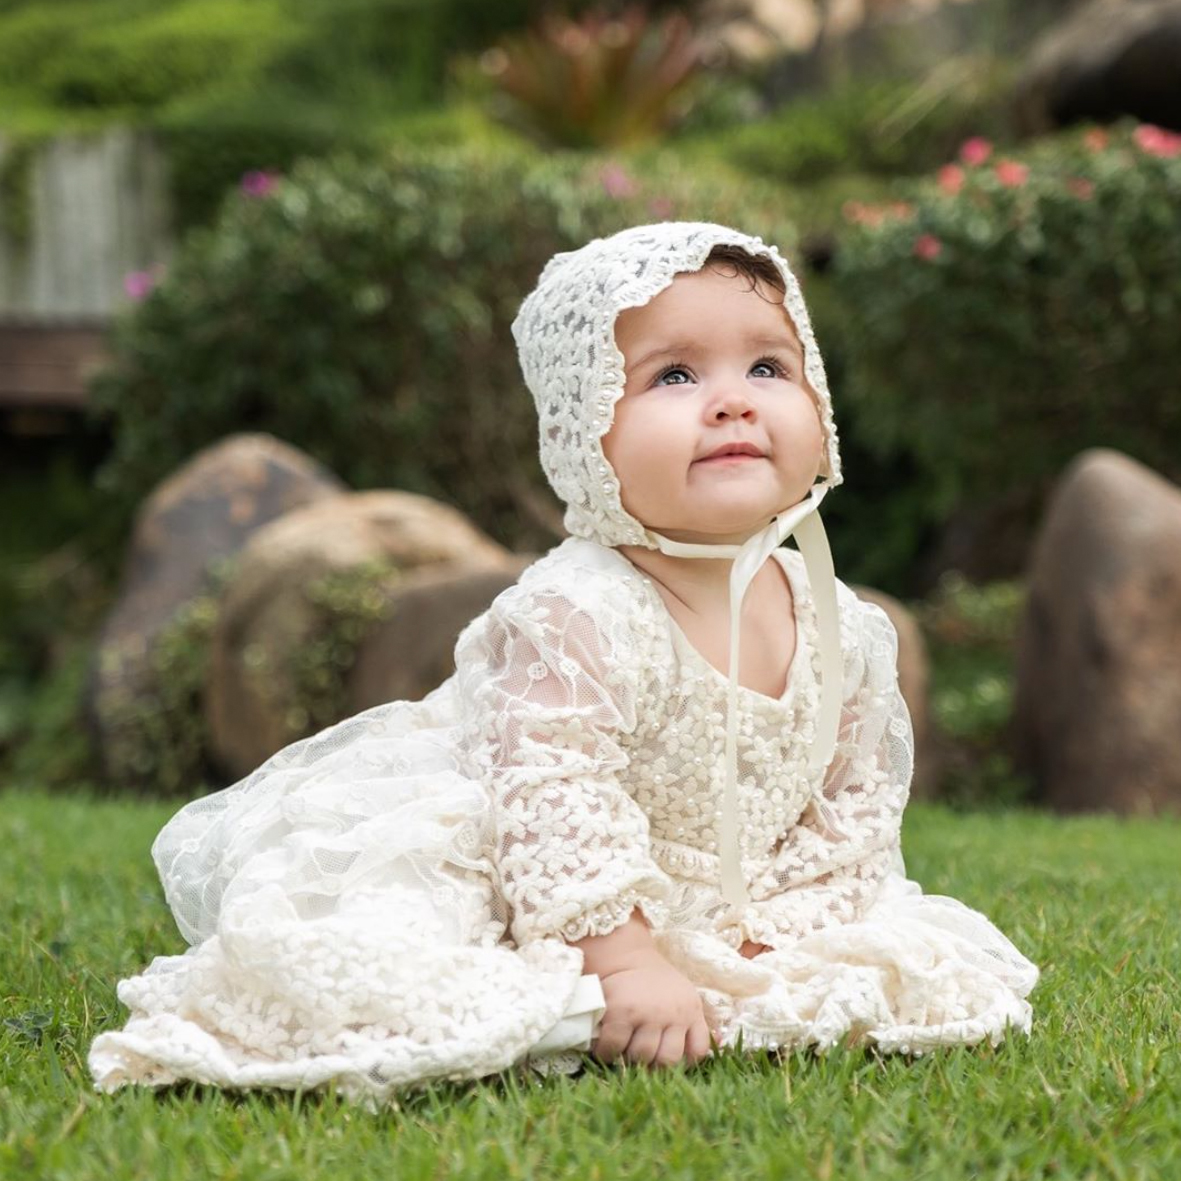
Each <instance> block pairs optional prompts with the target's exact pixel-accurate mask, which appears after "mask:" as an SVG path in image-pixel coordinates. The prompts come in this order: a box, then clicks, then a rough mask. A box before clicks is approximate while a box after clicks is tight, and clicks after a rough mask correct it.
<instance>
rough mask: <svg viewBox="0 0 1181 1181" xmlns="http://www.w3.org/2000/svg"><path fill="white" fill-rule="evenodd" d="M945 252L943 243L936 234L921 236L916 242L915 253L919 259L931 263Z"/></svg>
mask: <svg viewBox="0 0 1181 1181" xmlns="http://www.w3.org/2000/svg"><path fill="white" fill-rule="evenodd" d="M942 250H943V243H942V242H940V241H939V239H938V238H936V237H935V235H934V234H920V235H919V236H918V237H917V238H916V239H915V240H914V253H915V256H916V257H917V258H922V259H925V260H926V261H927V262H930V261H931V260H932V259H934V258H938V257H939V255H940V253H941V252H942Z"/></svg>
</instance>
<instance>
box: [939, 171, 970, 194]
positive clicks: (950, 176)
mask: <svg viewBox="0 0 1181 1181" xmlns="http://www.w3.org/2000/svg"><path fill="white" fill-rule="evenodd" d="M939 187H940V188H941V189H942V190H943V191H944V192H945V193H949V194H950V195H951V196H953V197H954V196H955V195H956V193H958V192H959V191H960V189H962V188H963V187H964V170H963V169H962V168H961V167H960V166H959V165H958V164H944V166H943V167H942V168H940V169H939Z"/></svg>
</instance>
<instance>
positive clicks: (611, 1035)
mask: <svg viewBox="0 0 1181 1181" xmlns="http://www.w3.org/2000/svg"><path fill="white" fill-rule="evenodd" d="M634 1032H635V1030H634V1028H633V1027H632V1026H631V1025H630V1024H629V1023H628V1022H626V1021H604V1022H603V1024H602V1025H601V1026H600V1027H599V1036H598V1038H597V1040H596V1041H595V1043H594V1045H593V1046H592V1047H591V1053H592V1054H594V1056H595V1057H596V1058H598V1059H599V1061H600V1062H614V1061H615V1060H616V1059H617V1058H619V1057H620V1056H621V1055H622V1054H623V1052H624V1051H625V1050H626V1049H627V1044H628V1042H630V1041H631V1038H632V1034H633V1033H634Z"/></svg>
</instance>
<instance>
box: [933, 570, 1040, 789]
mask: <svg viewBox="0 0 1181 1181" xmlns="http://www.w3.org/2000/svg"><path fill="white" fill-rule="evenodd" d="M1024 605H1025V587H1024V585H1023V584H1021V583H1019V582H995V583H991V584H989V585H987V586H973V585H972V584H971V583H969V582H967V581H966V580H965V579H964V578H963V577H962V576H961V575H959V574H957V573H956V572H954V571H950V572H948V573H946V574H945V575H944V576H943V577H942V578H941V579H940V581H939V585H938V586H937V587H936V589H935V592H934V593H933V594H932V595H931V597H930V598H929V599H928V600H927V601H926V602H925V603H922V604H920V605H919V607H918V610H917V617H918V620H919V623H920V625H921V626H922V629H923V632H924V634H925V636H926V640H927V644H928V649H929V652H930V657H931V687H930V702H931V715H932V720H933V721H934V723H935V726H936V729H937V730H938V732H939V734H940V736H941V738H942V740H943V741H942V743H941V746H942V753H943V760H942V761H943V767H942V776H941V782H940V785H939V792H940V797H941V798H942V799H945V800H947V801H949V802H952V803H955V804H957V805H960V806H967V807H972V808H978V807H982V806H985V805H989V804H994V805H1001V806H1009V805H1012V804H1015V803H1021V802H1025V801H1026V800H1027V799H1028V795H1029V789H1030V784H1029V782H1028V779H1027V778H1026V777H1024V776H1022V775H1021V774H1020V773H1018V772H1017V771H1016V769H1015V768H1014V766H1013V761H1012V757H1011V753H1010V751H1009V739H1008V735H1009V723H1010V719H1011V717H1012V707H1013V661H1014V655H1015V651H1016V643H1017V628H1018V624H1019V621H1020V617H1021V612H1022V610H1023V608H1024Z"/></svg>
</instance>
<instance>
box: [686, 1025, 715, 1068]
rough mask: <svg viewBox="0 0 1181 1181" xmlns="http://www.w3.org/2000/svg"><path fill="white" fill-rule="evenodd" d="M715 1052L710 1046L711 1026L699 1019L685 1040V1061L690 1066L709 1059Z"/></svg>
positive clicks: (690, 1028) (691, 1027)
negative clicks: (703, 1059)
mask: <svg viewBox="0 0 1181 1181" xmlns="http://www.w3.org/2000/svg"><path fill="white" fill-rule="evenodd" d="M712 1053H713V1050H712V1049H711V1047H710V1044H709V1026H708V1025H707V1024H706V1022H705V1018H704V1017H702V1018H699V1019H698V1020H697V1021H695V1022H694V1023H693V1024H692V1025H691V1026H690V1027H689V1036H688V1037H686V1038H685V1061H686V1062H688V1063H689V1064H690V1065H693V1064H695V1063H697V1062H700V1061H701V1060H702V1058H708V1057H709V1056H710V1054H712Z"/></svg>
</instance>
